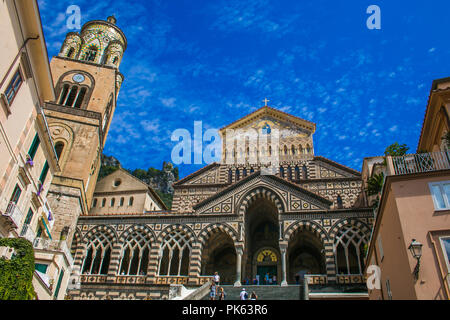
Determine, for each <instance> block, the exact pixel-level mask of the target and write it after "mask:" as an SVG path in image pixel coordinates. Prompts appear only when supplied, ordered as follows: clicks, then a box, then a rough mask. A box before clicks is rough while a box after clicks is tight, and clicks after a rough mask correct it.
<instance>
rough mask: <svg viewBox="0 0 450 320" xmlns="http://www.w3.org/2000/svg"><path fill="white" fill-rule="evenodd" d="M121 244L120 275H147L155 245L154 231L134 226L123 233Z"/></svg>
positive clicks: (142, 226) (145, 227) (141, 226)
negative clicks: (151, 252)
mask: <svg viewBox="0 0 450 320" xmlns="http://www.w3.org/2000/svg"><path fill="white" fill-rule="evenodd" d="M119 243H120V244H121V253H120V256H119V261H120V263H119V268H118V272H119V274H121V275H146V274H147V269H148V265H149V261H150V259H149V258H150V251H151V249H152V246H154V243H155V235H154V233H153V231H152V230H151V229H150V228H148V227H147V226H144V225H135V226H132V227H130V228H128V229H127V230H126V231H124V232H123V233H122V235H121V236H120V239H119Z"/></svg>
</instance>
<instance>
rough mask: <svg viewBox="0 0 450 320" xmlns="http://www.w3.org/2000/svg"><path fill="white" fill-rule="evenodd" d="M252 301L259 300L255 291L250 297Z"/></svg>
mask: <svg viewBox="0 0 450 320" xmlns="http://www.w3.org/2000/svg"><path fill="white" fill-rule="evenodd" d="M250 300H258V296H257V295H256V292H255V291H252V294H251V295H250Z"/></svg>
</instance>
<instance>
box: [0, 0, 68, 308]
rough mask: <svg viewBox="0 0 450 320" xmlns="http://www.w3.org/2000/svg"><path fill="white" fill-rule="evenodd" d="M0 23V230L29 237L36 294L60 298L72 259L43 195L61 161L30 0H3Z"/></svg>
mask: <svg viewBox="0 0 450 320" xmlns="http://www.w3.org/2000/svg"><path fill="white" fill-rule="evenodd" d="M0 25H1V28H0V30H1V31H0V32H1V39H2V50H1V52H0V81H1V82H0V105H1V107H0V132H1V134H0V154H1V157H0V237H1V238H18V237H21V238H24V239H27V240H29V241H30V242H31V243H32V244H33V247H34V253H35V263H36V271H35V272H34V276H33V286H34V289H35V292H36V293H37V298H38V299H40V300H49V299H63V298H64V295H65V292H66V288H67V283H68V280H69V276H70V273H71V267H72V264H73V259H72V256H71V254H70V251H69V250H68V246H67V244H66V241H65V240H64V239H61V238H59V237H55V235H54V234H53V230H54V228H55V224H56V223H57V221H58V214H57V212H56V210H55V208H54V207H53V206H52V205H51V204H50V201H48V192H49V188H50V184H51V182H52V180H53V177H54V176H55V175H57V174H58V172H59V171H60V166H59V163H58V158H59V153H58V150H59V149H58V145H57V144H55V141H54V140H53V139H52V137H51V135H50V132H49V127H48V119H47V117H46V115H45V113H44V111H43V108H42V107H43V106H44V104H45V103H46V101H53V100H55V91H54V88H53V82H52V75H51V71H50V66H49V63H48V55H47V48H46V45H45V41H44V34H43V31H42V25H41V20H40V14H39V9H38V5H37V2H36V1H35V0H31V1H13V0H7V1H2V3H1V4H0ZM9 250H10V249H9V248H1V250H0V254H1V255H2V256H3V254H4V253H6V252H8V251H9Z"/></svg>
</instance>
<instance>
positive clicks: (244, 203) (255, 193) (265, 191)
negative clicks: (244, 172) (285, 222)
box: [237, 186, 287, 216]
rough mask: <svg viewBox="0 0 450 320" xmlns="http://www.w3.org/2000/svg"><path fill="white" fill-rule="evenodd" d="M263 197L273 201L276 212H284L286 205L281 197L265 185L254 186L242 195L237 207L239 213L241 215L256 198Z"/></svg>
mask: <svg viewBox="0 0 450 320" xmlns="http://www.w3.org/2000/svg"><path fill="white" fill-rule="evenodd" d="M260 198H265V199H267V200H269V201H271V202H273V203H274V205H275V206H276V207H277V209H278V213H281V212H284V211H285V208H286V207H287V206H286V204H285V203H284V201H283V197H281V196H280V195H279V194H278V193H277V192H276V191H274V190H272V189H269V188H268V187H266V186H260V187H256V188H254V189H252V190H250V191H248V192H247V193H246V194H245V195H244V196H243V197H242V200H241V201H240V203H239V204H238V206H237V208H239V209H238V212H239V215H241V216H243V215H244V214H245V212H246V211H247V209H248V208H249V207H250V205H251V204H252V203H253V202H254V201H255V200H257V199H260Z"/></svg>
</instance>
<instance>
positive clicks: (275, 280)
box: [272, 275, 277, 285]
mask: <svg viewBox="0 0 450 320" xmlns="http://www.w3.org/2000/svg"><path fill="white" fill-rule="evenodd" d="M272 282H273V284H274V285H276V284H277V276H276V275H273V278H272Z"/></svg>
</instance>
